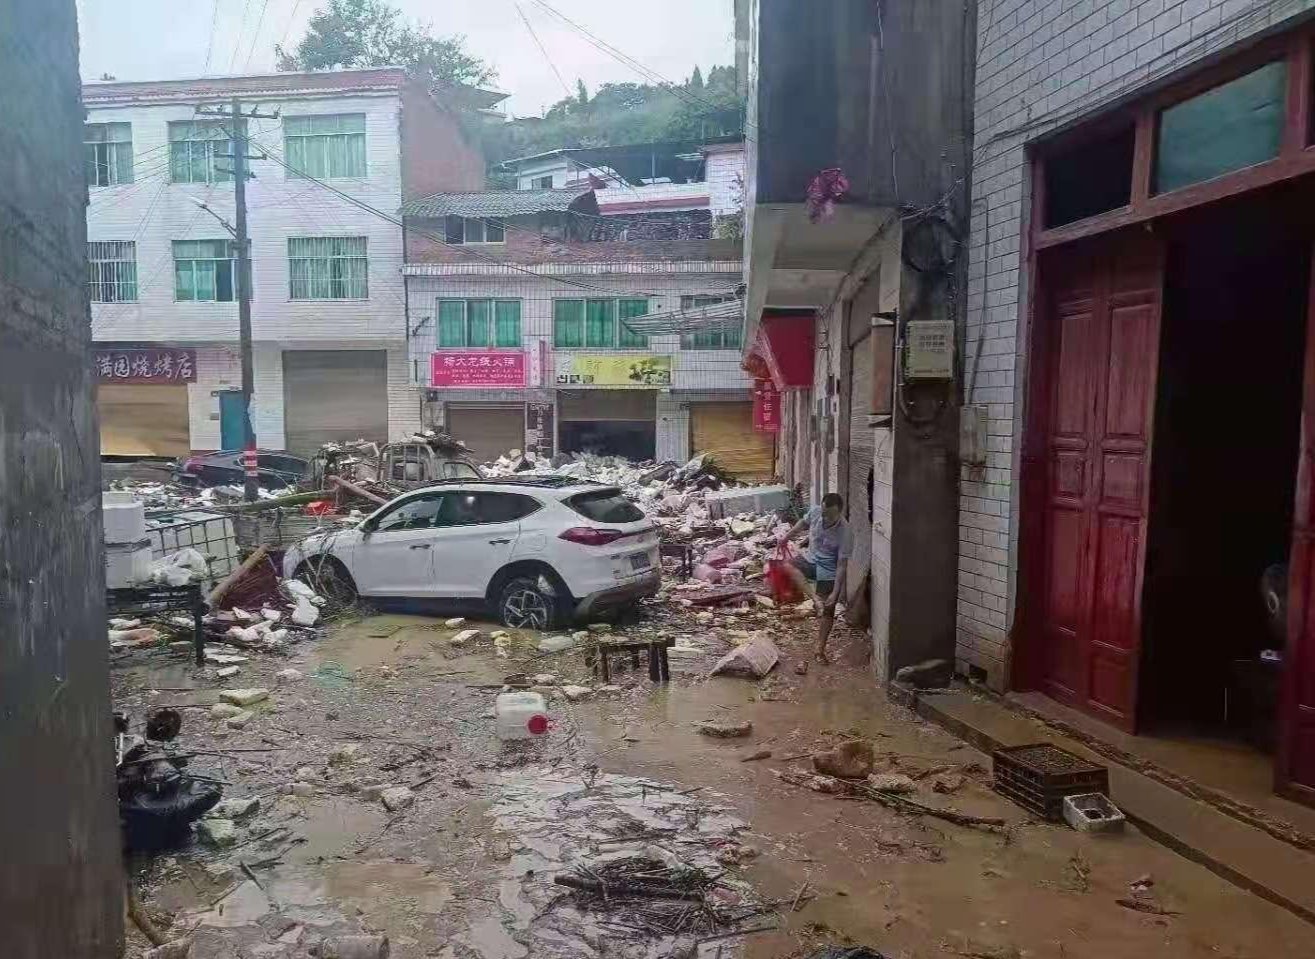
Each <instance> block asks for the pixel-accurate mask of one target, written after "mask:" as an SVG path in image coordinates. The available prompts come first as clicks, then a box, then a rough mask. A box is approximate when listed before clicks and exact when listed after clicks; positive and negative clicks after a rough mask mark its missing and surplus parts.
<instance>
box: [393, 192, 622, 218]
mask: <svg viewBox="0 0 1315 959" xmlns="http://www.w3.org/2000/svg"><path fill="white" fill-rule="evenodd" d="M592 193H593V190H591V189H588V188H584V189H578V188H571V189H565V190H486V191H484V192H482V193H435V194H434V195H433V196H427V197H421V198H420V199H418V200H408V201H407V202H406V203H404V204H402V215H403V216H419V217H440V216H493V217H507V216H528V215H531V214H534V213H565V212H566V211H567V210H569V209H571V208H572V207H573V206H575V205H576V202H577V201H578V200H580V199H581V198H583V197H586V196H589V195H591V194H592ZM587 205H589V206H594V205H592V204H587ZM595 212H596V210H595Z"/></svg>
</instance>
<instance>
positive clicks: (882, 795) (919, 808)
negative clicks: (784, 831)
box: [772, 769, 1005, 829]
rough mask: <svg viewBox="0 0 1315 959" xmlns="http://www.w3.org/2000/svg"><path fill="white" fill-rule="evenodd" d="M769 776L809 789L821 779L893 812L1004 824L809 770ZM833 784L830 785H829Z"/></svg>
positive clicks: (968, 823)
mask: <svg viewBox="0 0 1315 959" xmlns="http://www.w3.org/2000/svg"><path fill="white" fill-rule="evenodd" d="M772 775H774V776H776V777H777V778H778V779H780V780H782V781H783V782H788V783H789V784H790V785H792V786H804V787H808V788H811V784H812V782H813V780H814V779H822V780H825V781H826V783H827V785H828V790H829V791H830V792H831V793H832V794H833V795H838V796H839V797H840V798H849V799H870V800H872V801H873V802H878V803H881V804H882V805H883V806H886V807H888V808H890V809H894V810H895V811H896V812H908V813H916V814H917V815H920V816H933V817H935V818H936V819H944V820H945V821H946V822H952V823H954V824H955V825H956V826H984V827H986V828H989V829H999V828H1003V827H1004V825H1005V821H1004V820H1003V819H1000V818H997V817H994V816H970V815H968V814H967V813H961V812H955V811H954V810H953V809H937V808H936V807H935V806H926V805H923V804H922V803H920V802H917V801H915V800H912V799H908V798H906V797H904V796H898V795H896V794H894V793H888V792H883V791H881V790H880V789H876V788H874V787H872V786H870V785H868V784H867V783H865V782H864V783H854V782H847V781H846V780H843V779H835V778H833V777H830V776H814V775H813V774H811V773H805V772H800V771H797V770H788V769H787V770H780V769H773V770H772ZM833 786H834V788H832V787H833Z"/></svg>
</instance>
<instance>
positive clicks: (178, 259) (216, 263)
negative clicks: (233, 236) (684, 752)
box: [173, 240, 237, 303]
mask: <svg viewBox="0 0 1315 959" xmlns="http://www.w3.org/2000/svg"><path fill="white" fill-rule="evenodd" d="M173 254H174V299H175V300H184V301H189V300H202V301H215V302H220V303H231V302H233V300H234V299H236V294H237V286H236V284H235V282H234V278H235V273H236V271H237V260H236V259H235V258H234V256H233V242H232V241H231V240H174V241H173Z"/></svg>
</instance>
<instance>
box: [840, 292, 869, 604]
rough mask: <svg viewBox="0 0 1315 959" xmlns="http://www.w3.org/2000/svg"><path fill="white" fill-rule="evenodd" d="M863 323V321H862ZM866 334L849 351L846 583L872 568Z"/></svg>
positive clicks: (865, 573) (867, 342)
mask: <svg viewBox="0 0 1315 959" xmlns="http://www.w3.org/2000/svg"><path fill="white" fill-rule="evenodd" d="M863 319H865V320H866V317H863ZM871 336H872V334H871V332H870V331H869V332H868V333H867V335H865V336H864V337H863V338H862V339H860V340H859V341H858V342H857V343H854V344H853V345H852V346H851V347H850V353H849V356H850V376H849V476H848V478H847V481H846V483H845V488H844V490H843V495H844V497H845V507H846V515H847V517H848V519H849V530H850V536H851V537H853V539H852V544H853V546H852V550H851V553H850V563H849V576H848V579H849V582H850V584H851V586H852V585H853V584H854V583H856V582H858V579H857V577H860V576H865V575H867V571H868V569H869V568H870V567H871V564H872V519H871V517H870V516H869V515H868V475H869V472H870V471H871V469H872V466H873V463H874V462H875V459H876V453H875V447H874V435H873V430H872V427H870V426H868V411H869V408H870V406H871V403H872V348H871Z"/></svg>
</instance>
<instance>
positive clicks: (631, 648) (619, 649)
mask: <svg viewBox="0 0 1315 959" xmlns="http://www.w3.org/2000/svg"><path fill="white" fill-rule="evenodd" d="M675 645H676V641H675V640H674V639H651V640H650V639H634V640H620V641H611V642H600V643H599V644H598V663H599V670H600V672H601V673H602V677H603V682H604V683H610V682H611V681H612V666H611V663H610V662H609V661H608V659H609V657H611V656H614V655H616V654H617V653H629V654H630V662H631V664H632V665H633V666H634V667H635V668H636V669H638V668H639V654H640V653H642V652H643V651H644V650H648V678H649V679H651V680H652V681H653V682H655V683H666V682H670V681H671V664H670V662H669V661H668V659H667V650H668V649H670V648H671V647H672V646H675Z"/></svg>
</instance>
